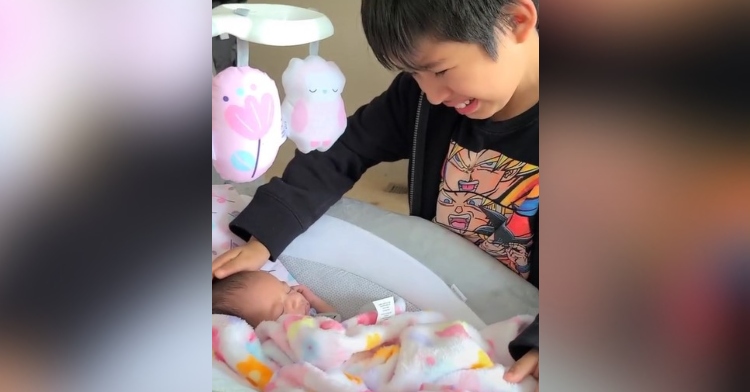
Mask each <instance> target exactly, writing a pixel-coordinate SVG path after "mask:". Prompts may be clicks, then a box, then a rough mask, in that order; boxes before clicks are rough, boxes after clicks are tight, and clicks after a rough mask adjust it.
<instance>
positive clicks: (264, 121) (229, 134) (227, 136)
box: [211, 66, 286, 183]
mask: <svg viewBox="0 0 750 392" xmlns="http://www.w3.org/2000/svg"><path fill="white" fill-rule="evenodd" d="M212 102H213V103H212V107H211V116H212V126H211V128H212V129H211V131H212V132H211V133H212V141H211V142H212V143H211V145H212V146H211V147H212V151H211V152H212V154H211V155H212V159H213V163H214V167H215V168H216V172H217V173H219V175H220V176H221V177H222V178H224V179H225V180H229V181H233V182H236V183H242V182H250V181H253V180H255V179H257V178H259V177H260V176H262V175H263V174H264V173H265V172H266V171H267V170H268V169H269V168H270V167H271V164H272V163H273V161H274V160H275V159H276V154H277V153H278V151H279V147H281V145H282V144H283V143H284V141H285V140H286V137H285V136H284V135H283V133H282V132H281V119H280V103H279V92H278V90H277V89H276V83H274V81H273V79H271V78H270V77H269V76H268V75H267V74H266V73H264V72H262V71H259V70H257V69H255V68H251V67H248V66H242V67H230V68H227V69H225V70H224V71H222V72H220V73H219V74H218V75H216V76H214V78H213V86H212Z"/></svg>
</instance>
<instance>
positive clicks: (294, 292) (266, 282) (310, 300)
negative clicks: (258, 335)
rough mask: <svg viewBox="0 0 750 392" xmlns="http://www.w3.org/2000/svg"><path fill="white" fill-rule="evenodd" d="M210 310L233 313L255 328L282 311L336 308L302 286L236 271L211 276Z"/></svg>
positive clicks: (308, 312)
mask: <svg viewBox="0 0 750 392" xmlns="http://www.w3.org/2000/svg"><path fill="white" fill-rule="evenodd" d="M211 291H212V313H214V314H226V315H230V316H236V317H240V318H242V319H244V320H245V321H247V323H248V324H250V326H252V327H257V326H258V324H260V323H261V322H263V321H275V320H277V319H278V318H279V317H281V316H282V315H285V314H300V315H312V316H315V315H321V316H323V315H325V316H328V317H332V318H336V317H337V316H338V315H336V314H335V312H336V310H335V309H334V308H333V307H332V306H331V305H328V304H327V303H326V302H325V301H323V300H322V299H320V297H318V296H317V295H315V293H313V292H312V291H310V289H308V288H307V287H305V286H301V285H300V286H293V287H292V286H289V285H288V284H287V283H286V282H282V281H280V280H279V279H277V278H276V277H275V276H273V275H271V274H270V273H268V272H265V271H253V272H238V273H236V274H233V275H230V276H227V277H226V278H224V279H214V280H213V284H212V287H211Z"/></svg>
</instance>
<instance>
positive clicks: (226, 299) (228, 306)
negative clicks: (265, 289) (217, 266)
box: [211, 273, 246, 317]
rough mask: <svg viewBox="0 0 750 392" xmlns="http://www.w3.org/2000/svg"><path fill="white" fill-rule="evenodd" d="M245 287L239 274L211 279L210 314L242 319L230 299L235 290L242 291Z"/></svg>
mask: <svg viewBox="0 0 750 392" xmlns="http://www.w3.org/2000/svg"><path fill="white" fill-rule="evenodd" d="M245 287H246V286H245V282H244V281H243V279H242V274H241V273H236V274H232V275H229V276H227V277H226V278H224V279H216V278H213V281H212V282H211V313H212V314H225V315H228V316H234V317H242V316H240V315H239V310H238V309H237V308H236V307H235V306H234V305H233V304H232V301H230V298H231V297H232V294H233V293H235V292H236V291H237V290H242V289H244V288H245Z"/></svg>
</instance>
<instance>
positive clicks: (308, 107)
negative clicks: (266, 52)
mask: <svg viewBox="0 0 750 392" xmlns="http://www.w3.org/2000/svg"><path fill="white" fill-rule="evenodd" d="M281 83H282V85H283V87H284V92H285V93H286V96H285V97H284V102H283V103H282V104H281V123H282V129H283V130H284V134H285V135H286V136H287V137H288V138H289V139H291V140H292V141H293V142H294V144H296V145H297V149H298V150H300V151H301V152H302V153H305V154H307V153H309V152H310V151H313V150H319V151H326V150H328V149H329V148H330V147H331V145H332V144H333V143H334V142H335V141H336V140H337V139H338V138H339V137H340V136H341V135H342V134H343V133H344V130H345V129H346V109H345V108H344V100H343V99H342V98H341V92H342V91H344V85H345V84H346V78H345V77H344V74H343V73H342V72H341V70H340V69H339V67H338V66H336V64H335V63H334V62H333V61H326V60H324V59H323V58H322V57H320V56H318V55H317V42H316V43H313V44H311V45H310V55H309V56H308V57H307V58H305V59H304V60H302V59H299V58H293V59H292V60H290V61H289V66H288V67H287V69H286V70H285V71H284V73H283V74H282V76H281Z"/></svg>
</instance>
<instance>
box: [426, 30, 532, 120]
mask: <svg viewBox="0 0 750 392" xmlns="http://www.w3.org/2000/svg"><path fill="white" fill-rule="evenodd" d="M498 36H499V37H498V40H497V42H498V46H497V52H498V56H497V59H496V60H493V59H492V58H491V57H490V56H489V55H488V54H487V52H486V51H485V50H484V48H483V47H481V46H480V45H478V44H467V43H458V42H436V41H434V40H424V41H423V42H422V43H421V45H420V47H419V50H418V54H417V56H416V61H415V62H416V63H417V64H420V65H422V66H423V67H424V68H425V69H424V70H419V71H413V72H412V73H413V75H414V78H415V79H416V81H417V83H419V86H420V87H421V89H422V91H424V93H425V95H426V97H427V100H428V101H430V103H432V104H433V105H440V104H443V105H446V106H449V107H453V108H455V109H456V111H457V112H458V113H460V114H462V115H465V116H467V117H469V118H472V119H488V118H491V117H493V116H495V115H496V114H498V112H500V111H501V110H503V109H504V108H506V106H509V105H508V103H509V102H510V101H511V98H512V97H514V94H516V93H518V95H521V94H526V95H528V94H531V95H534V94H535V97H532V98H531V99H532V100H533V101H534V102H533V103H535V102H536V100H538V90H537V92H536V93H534V92H526V91H521V90H522V89H524V88H526V86H529V85H532V86H533V84H534V79H535V77H534V76H533V69H534V68H533V66H534V65H533V64H531V62H530V58H531V57H530V54H531V53H529V51H530V48H529V46H528V45H524V44H522V43H519V42H518V40H517V37H516V36H514V35H513V33H512V32H511V33H508V34H503V35H501V34H500V33H498ZM537 69H538V68H537ZM536 78H537V79H536V85H537V86H538V77H536ZM514 99H517V98H514ZM467 102H468V105H467V104H466V103H467ZM524 109H527V108H524ZM498 119H502V118H498Z"/></svg>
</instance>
